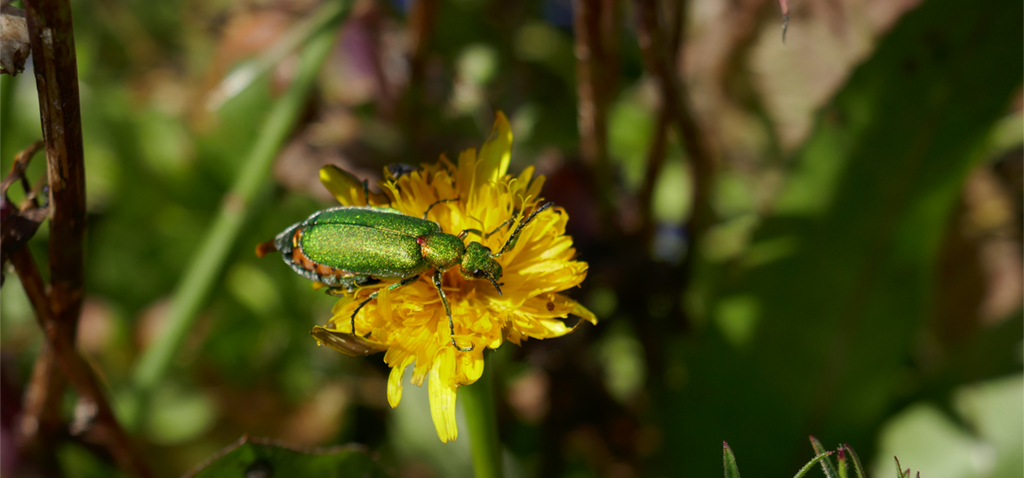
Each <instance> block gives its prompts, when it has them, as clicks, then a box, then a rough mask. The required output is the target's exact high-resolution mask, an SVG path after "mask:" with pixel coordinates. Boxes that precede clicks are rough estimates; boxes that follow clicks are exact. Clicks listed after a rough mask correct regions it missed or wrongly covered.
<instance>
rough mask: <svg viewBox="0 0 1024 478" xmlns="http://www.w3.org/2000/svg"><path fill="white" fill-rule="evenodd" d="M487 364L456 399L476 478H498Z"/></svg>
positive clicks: (490, 367) (491, 386) (498, 458)
mask: <svg viewBox="0 0 1024 478" xmlns="http://www.w3.org/2000/svg"><path fill="white" fill-rule="evenodd" d="M495 362H496V361H495V360H493V357H492V360H490V363H487V364H486V366H484V373H483V375H481V376H480V379H479V380H477V381H476V383H474V384H472V385H469V386H466V387H463V389H462V390H460V391H459V392H460V393H459V395H460V396H461V397H462V400H463V402H462V407H463V410H464V411H465V412H466V424H467V425H469V450H470V453H471V454H472V456H473V471H474V472H475V475H476V477H477V478H501V476H502V467H501V442H500V441H498V417H497V415H495V408H494V365H495Z"/></svg>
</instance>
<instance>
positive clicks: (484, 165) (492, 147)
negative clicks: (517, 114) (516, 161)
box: [476, 111, 512, 184]
mask: <svg viewBox="0 0 1024 478" xmlns="http://www.w3.org/2000/svg"><path fill="white" fill-rule="evenodd" d="M511 159H512V126H511V125H509V124H508V118H506V117H505V113H502V112H501V111H499V112H498V113H497V114H496V115H495V118H494V127H493V128H491V135H490V136H489V137H488V138H487V142H486V143H484V145H483V147H481V148H480V164H479V166H477V168H476V183H477V184H487V183H488V182H491V181H497V180H498V178H500V177H502V176H504V175H505V174H506V173H508V163H509V161H510V160H511Z"/></svg>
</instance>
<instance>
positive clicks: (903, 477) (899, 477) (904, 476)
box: [892, 456, 910, 478]
mask: <svg viewBox="0 0 1024 478" xmlns="http://www.w3.org/2000/svg"><path fill="white" fill-rule="evenodd" d="M892 459H893V460H896V478H910V468H907V471H906V472H904V471H903V467H902V466H900V459H899V458H898V457H895V456H894V457H892Z"/></svg>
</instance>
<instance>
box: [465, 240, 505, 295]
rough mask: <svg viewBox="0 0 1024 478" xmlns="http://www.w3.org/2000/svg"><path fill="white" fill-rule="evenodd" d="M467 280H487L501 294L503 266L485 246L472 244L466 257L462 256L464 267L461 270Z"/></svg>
mask: <svg viewBox="0 0 1024 478" xmlns="http://www.w3.org/2000/svg"><path fill="white" fill-rule="evenodd" d="M459 272H460V273H461V274H462V277H465V278H466V279H486V280H489V281H491V284H493V285H494V288H495V289H497V290H498V294H499V295H500V294H501V287H499V285H500V284H498V281H499V280H501V264H498V261H496V260H494V254H492V253H491V250H490V249H488V248H487V247H486V246H484V245H483V244H480V243H479V242H471V243H469V245H468V246H466V255H464V256H462V267H460V268H459Z"/></svg>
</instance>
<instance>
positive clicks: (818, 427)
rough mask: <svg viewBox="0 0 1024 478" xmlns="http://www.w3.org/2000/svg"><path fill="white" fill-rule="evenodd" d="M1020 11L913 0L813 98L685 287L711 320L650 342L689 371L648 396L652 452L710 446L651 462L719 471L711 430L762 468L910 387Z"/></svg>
mask: <svg viewBox="0 0 1024 478" xmlns="http://www.w3.org/2000/svg"><path fill="white" fill-rule="evenodd" d="M1022 15H1024V8H1022V4H1021V2H1002V1H996V0H987V1H983V2H981V3H977V4H972V5H971V7H970V8H964V7H963V3H962V2H959V1H957V0H933V1H929V2H923V3H921V4H920V6H919V7H917V8H916V9H915V10H913V11H911V12H909V13H908V14H906V15H905V16H904V17H903V18H902V19H901V21H900V22H899V23H898V24H897V25H896V26H895V27H894V28H893V29H892V30H891V31H890V32H889V33H888V34H887V35H886V37H885V38H883V39H881V41H880V42H879V44H878V47H877V49H876V50H875V52H874V53H873V55H872V56H871V57H870V58H869V59H867V61H865V62H864V63H863V64H862V65H861V66H860V67H858V68H857V70H856V71H855V72H854V73H853V74H852V75H851V76H850V78H849V80H848V81H847V83H846V84H845V85H844V86H843V87H842V89H841V90H840V91H839V93H838V94H837V95H836V96H835V97H834V98H833V99H832V100H831V101H830V102H829V104H828V105H827V106H826V107H825V108H823V110H822V112H821V114H820V116H819V118H818V121H817V123H816V125H815V128H814V131H813V132H812V134H811V136H810V137H809V139H808V140H807V142H806V143H805V144H804V145H803V147H802V148H801V149H800V150H799V151H798V152H797V153H796V155H795V157H794V158H793V160H794V161H793V165H794V166H793V168H794V169H793V174H792V176H791V180H790V181H789V182H788V184H786V185H785V187H784V189H783V193H782V194H781V196H780V199H779V200H778V201H777V203H776V204H775V208H774V209H773V210H774V215H773V216H770V217H767V218H766V220H765V221H764V222H763V223H762V226H761V227H760V228H759V229H758V230H757V231H756V232H755V235H754V237H753V239H752V242H751V244H752V245H751V248H750V250H749V251H748V252H747V253H746V254H744V255H740V256H739V257H738V259H737V261H736V262H733V263H730V264H729V265H728V269H726V270H721V271H712V274H711V277H715V276H716V275H715V274H714V272H718V273H719V274H718V275H717V277H722V278H723V280H727V281H728V282H725V283H722V284H712V286H711V287H712V288H713V289H714V290H715V293H714V295H713V296H711V297H699V298H695V302H696V303H700V304H702V306H703V307H705V308H706V310H707V314H708V318H707V319H708V320H706V321H704V322H703V323H705V324H708V326H707V327H705V328H700V327H695V332H694V334H693V335H694V336H695V337H694V338H693V339H687V341H686V342H681V341H680V342H669V343H666V345H665V349H666V350H668V351H669V353H670V354H675V355H672V356H670V357H669V359H670V360H674V361H679V362H680V363H685V364H686V371H687V381H686V383H685V385H682V386H680V387H679V388H677V389H674V390H672V391H671V392H670V393H668V394H666V395H665V396H662V397H659V399H660V400H659V401H658V402H657V403H658V404H659V406H660V407H661V408H662V410H661V412H663V413H664V414H665V415H664V416H666V417H667V420H668V424H667V425H666V427H665V429H666V436H665V438H666V446H665V449H666V450H702V449H703V450H706V452H705V454H704V455H703V456H705V457H707V458H704V459H703V460H700V459H694V460H666V461H665V462H666V464H667V465H668V466H669V467H670V468H669V469H667V470H665V474H666V475H675V476H681V475H686V476H707V475H709V474H711V473H717V469H718V466H719V465H718V463H717V460H713V459H712V457H713V456H714V455H713V454H712V452H711V450H710V444H711V443H717V442H716V441H712V439H713V438H712V437H713V436H721V435H726V436H729V437H730V442H731V444H732V445H734V446H737V447H739V448H741V449H743V450H744V463H745V466H746V467H752V469H764V470H776V469H785V468H786V467H787V466H792V465H791V464H790V460H791V457H793V456H799V449H800V448H801V447H803V446H805V445H803V444H801V443H800V439H799V437H800V436H801V435H803V436H806V435H805V434H803V433H802V431H803V430H807V429H811V428H813V429H814V430H815V431H816V435H817V436H818V437H820V438H822V439H823V440H825V441H826V442H829V441H838V440H840V439H842V440H848V441H849V443H851V444H855V445H856V444H858V443H864V444H867V443H871V442H872V441H873V440H874V439H875V438H876V437H877V430H878V428H879V426H880V424H881V423H882V422H883V420H884V419H885V418H886V416H887V414H889V413H891V411H892V410H894V409H896V408H897V407H898V404H900V403H902V402H901V401H902V400H905V397H907V396H908V395H913V393H914V392H915V391H916V387H919V386H920V385H921V384H922V383H924V380H923V378H922V377H921V373H922V372H921V371H920V370H915V369H912V368H911V367H909V366H908V364H910V363H912V356H913V355H912V354H913V351H914V347H915V344H916V343H917V340H918V339H919V338H920V337H921V334H922V329H923V328H924V327H925V326H926V324H927V319H928V318H929V317H930V313H931V306H932V304H933V303H934V295H933V294H934V290H935V288H934V282H933V281H934V278H935V276H936V259H937V257H938V251H939V246H940V241H941V238H942V237H944V232H945V231H946V230H947V226H948V220H949V218H950V213H951V212H952V211H953V208H954V206H955V205H956V200H957V198H958V195H959V193H960V190H961V187H962V185H963V182H964V179H965V177H966V175H967V173H968V172H969V171H970V170H971V168H972V167H974V166H975V165H976V164H978V162H979V161H980V160H981V159H982V158H981V157H980V155H979V154H980V153H981V152H983V149H984V145H985V144H986V140H987V138H988V136H989V133H990V132H991V131H992V127H993V125H994V124H995V122H996V121H997V120H998V119H999V118H1001V117H1002V116H1003V115H1004V113H1005V112H1006V110H1007V107H1008V105H1009V104H1010V99H1011V96H1012V95H1013V93H1014V91H1016V89H1017V88H1018V87H1019V85H1020V84H1021V78H1022V77H1024V70H1022V64H1021V62H1020V58H1021V57H1024V49H1022V44H1021V42H1020V26H1019V19H1020V18H1021V16H1022ZM783 246H784V247H783ZM703 266H705V267H710V266H707V265H703ZM698 271H700V268H699V267H698ZM700 279H701V278H698V279H697V280H700ZM703 280H707V277H704V278H703ZM735 297H744V300H745V301H746V302H745V303H746V304H748V305H749V306H748V307H745V309H744V310H749V311H751V312H750V314H751V317H749V318H746V317H745V320H748V321H749V322H750V324H744V325H745V326H747V327H750V328H751V331H750V332H749V337H746V338H745V339H744V340H743V341H742V343H738V344H736V345H734V344H733V343H730V342H729V341H728V340H726V337H725V334H724V333H723V332H722V331H721V330H719V325H718V322H719V319H720V318H719V317H718V315H719V314H720V312H721V311H720V310H719V308H720V305H721V304H722V303H723V302H725V303H728V301H729V299H730V298H735ZM703 304H706V305H703ZM725 312H728V310H726V311H725ZM721 320H729V318H728V317H722V318H721ZM751 390H757V392H758V393H756V394H754V393H750V391H751ZM678 403H687V404H689V405H688V406H686V407H679V406H677V405H676V404H678ZM766 439H768V440H771V441H772V443H773V446H772V447H765V446H762V445H763V442H764V440H766ZM672 467H675V468H672Z"/></svg>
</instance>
